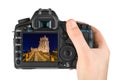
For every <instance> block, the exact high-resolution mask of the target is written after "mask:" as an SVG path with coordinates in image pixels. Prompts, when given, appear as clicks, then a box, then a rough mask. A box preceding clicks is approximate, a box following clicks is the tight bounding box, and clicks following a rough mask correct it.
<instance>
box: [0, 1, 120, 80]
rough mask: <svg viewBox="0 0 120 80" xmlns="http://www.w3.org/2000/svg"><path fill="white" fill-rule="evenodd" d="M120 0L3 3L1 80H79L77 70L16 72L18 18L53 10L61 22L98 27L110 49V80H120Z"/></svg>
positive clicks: (0, 19)
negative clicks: (68, 21)
mask: <svg viewBox="0 0 120 80" xmlns="http://www.w3.org/2000/svg"><path fill="white" fill-rule="evenodd" d="M119 7H120V2H119V0H0V80H8V79H9V80H14V79H17V80H25V79H26V80H77V74H76V70H63V69H34V70H21V69H19V70H18V69H15V68H14V63H13V33H12V31H13V30H14V27H15V25H16V24H17V20H18V19H22V18H26V17H32V15H33V13H34V12H35V11H36V10H37V9H39V8H52V9H53V10H54V11H55V12H56V13H57V15H58V16H59V18H60V20H68V19H70V18H73V19H75V20H78V21H82V22H86V23H88V24H91V25H93V26H95V27H97V28H98V29H99V30H100V31H101V32H102V34H103V35H104V37H105V39H106V42H107V44H108V46H109V48H110V52H111V55H110V64H109V72H108V80H120V51H119V50H120V47H119V46H120V36H119V35H120V28H119V27H120V8H119Z"/></svg>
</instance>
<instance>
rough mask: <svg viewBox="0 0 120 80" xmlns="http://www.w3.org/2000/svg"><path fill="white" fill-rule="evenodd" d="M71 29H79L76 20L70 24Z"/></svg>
mask: <svg viewBox="0 0 120 80" xmlns="http://www.w3.org/2000/svg"><path fill="white" fill-rule="evenodd" d="M69 27H70V28H75V27H77V24H76V22H75V21H74V20H71V21H70V22H69Z"/></svg>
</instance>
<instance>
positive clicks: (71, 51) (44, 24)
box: [14, 9, 93, 69]
mask: <svg viewBox="0 0 120 80" xmlns="http://www.w3.org/2000/svg"><path fill="white" fill-rule="evenodd" d="M77 25H78V26H79V28H80V30H81V32H82V34H83V36H84V38H85V40H86V42H87V44H88V45H89V47H90V48H93V31H92V29H91V26H90V25H88V24H84V23H77ZM77 58H78V57H77V53H76V49H75V47H74V45H73V43H72V41H71V40H70V38H69V36H68V35H67V32H66V21H60V20H59V19H58V17H57V15H56V13H55V12H54V11H53V10H51V9H39V10H37V11H36V12H35V13H34V15H33V16H32V18H31V19H30V18H25V19H21V20H18V24H17V25H16V26H15V30H14V65H15V67H16V68H23V69H32V68H65V69H66V68H76V62H77Z"/></svg>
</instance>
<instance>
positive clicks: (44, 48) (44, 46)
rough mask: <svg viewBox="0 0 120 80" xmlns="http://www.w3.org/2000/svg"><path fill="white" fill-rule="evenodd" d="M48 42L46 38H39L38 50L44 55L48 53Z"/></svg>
mask: <svg viewBox="0 0 120 80" xmlns="http://www.w3.org/2000/svg"><path fill="white" fill-rule="evenodd" d="M49 49H50V48H49V40H48V38H47V37H46V36H44V37H42V38H40V41H39V46H38V50H39V51H42V52H44V53H49Z"/></svg>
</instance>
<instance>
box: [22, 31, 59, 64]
mask: <svg viewBox="0 0 120 80" xmlns="http://www.w3.org/2000/svg"><path fill="white" fill-rule="evenodd" d="M57 55H58V36H57V34H56V33H23V50H22V60H23V62H30V61H31V62H36V61H37V62H45V61H49V62H54V61H57V59H58V57H57Z"/></svg>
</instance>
